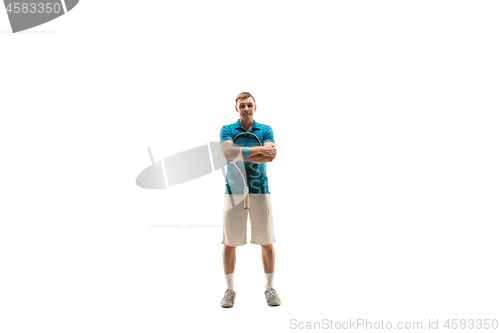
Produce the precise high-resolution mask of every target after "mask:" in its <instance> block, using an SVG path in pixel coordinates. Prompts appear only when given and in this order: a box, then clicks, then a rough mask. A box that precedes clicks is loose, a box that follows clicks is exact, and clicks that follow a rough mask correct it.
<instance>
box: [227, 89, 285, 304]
mask: <svg viewBox="0 0 500 333" xmlns="http://www.w3.org/2000/svg"><path fill="white" fill-rule="evenodd" d="M235 109H236V112H238V114H239V118H240V119H239V120H238V121H237V122H236V123H234V124H231V125H226V126H223V127H222V129H221V133H220V137H221V149H222V153H223V155H224V157H225V158H226V159H227V161H228V165H227V170H228V172H227V176H226V193H225V195H224V214H223V218H224V221H223V229H224V230H223V244H224V249H223V253H222V261H223V264H224V273H225V277H226V282H227V290H226V291H225V293H224V297H223V299H222V301H221V306H222V307H232V306H233V305H234V303H235V298H236V293H235V292H234V276H233V275H234V267H235V264H236V246H241V245H245V244H246V243H247V239H246V233H247V216H248V214H250V222H251V225H252V236H251V240H250V243H252V244H258V245H261V247H262V263H263V265H264V273H265V276H266V286H265V287H266V290H265V291H264V295H265V296H266V300H267V304H268V305H270V306H277V305H280V304H281V301H280V298H279V296H278V294H277V292H276V290H274V288H273V278H274V258H275V254H274V247H273V243H274V242H275V239H274V227H273V215H272V207H271V198H270V192H269V188H268V182H267V177H266V163H268V162H272V161H273V160H274V159H275V158H276V145H275V142H274V135H273V130H272V129H271V127H270V126H267V125H264V124H260V123H257V122H256V121H254V119H253V116H254V113H255V112H256V110H257V105H256V104H255V98H254V97H253V96H252V95H251V94H250V93H248V92H243V93H241V94H239V95H238V96H237V97H236V106H235ZM244 132H248V133H253V134H255V135H256V136H257V137H258V138H259V140H260V142H261V143H262V146H257V147H251V148H244V147H235V146H234V144H233V138H234V137H235V136H236V135H238V134H240V133H244ZM238 161H240V162H239V163H240V164H239V165H241V166H243V165H244V169H245V171H246V174H250V168H251V167H252V166H254V167H255V166H256V168H255V169H254V170H253V171H252V173H251V179H250V181H249V182H248V186H249V190H250V194H249V196H250V208H249V209H244V205H243V196H244V195H242V194H243V192H242V191H241V188H242V186H241V185H242V183H241V182H242V179H241V178H242V176H241V174H240V173H239V172H238V171H237V170H236V167H235V165H234V164H231V163H236V162H238ZM241 161H244V162H241ZM253 163H256V165H255V164H253ZM238 182H239V184H240V186H239V185H238Z"/></svg>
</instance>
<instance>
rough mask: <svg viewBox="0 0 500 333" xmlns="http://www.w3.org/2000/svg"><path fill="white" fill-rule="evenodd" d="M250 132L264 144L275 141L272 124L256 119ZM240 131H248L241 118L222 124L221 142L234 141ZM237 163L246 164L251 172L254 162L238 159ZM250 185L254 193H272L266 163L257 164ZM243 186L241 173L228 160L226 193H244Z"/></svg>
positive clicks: (246, 167) (247, 170)
mask: <svg viewBox="0 0 500 333" xmlns="http://www.w3.org/2000/svg"><path fill="white" fill-rule="evenodd" d="M249 132H250V133H253V134H255V135H257V137H258V138H259V140H260V143H261V144H262V145H264V143H266V142H274V134H273V130H272V128H271V126H268V125H264V124H260V123H258V122H256V121H255V120H254V121H253V126H252V128H251V129H250V131H249ZM240 133H246V130H245V129H244V128H243V127H241V126H240V120H239V119H238V121H237V122H235V123H234V124H231V125H225V126H222V128H221V130H220V142H221V143H222V142H224V141H228V140H231V141H232V140H233V138H234V137H235V136H236V135H238V134H240ZM236 163H238V166H240V168H242V167H243V164H244V167H245V169H246V172H247V174H249V173H250V166H251V165H252V164H254V163H252V162H246V161H238V162H236ZM248 187H249V190H250V193H252V194H263V193H266V194H270V192H269V186H268V183H267V176H266V163H260V164H257V168H256V169H255V171H254V172H253V174H252V178H251V181H250V182H249V184H248ZM243 188H244V183H243V180H242V179H241V174H240V173H239V171H238V170H237V169H236V167H235V166H234V165H233V163H229V162H227V176H226V194H233V192H234V194H242V193H243ZM231 190H232V191H231Z"/></svg>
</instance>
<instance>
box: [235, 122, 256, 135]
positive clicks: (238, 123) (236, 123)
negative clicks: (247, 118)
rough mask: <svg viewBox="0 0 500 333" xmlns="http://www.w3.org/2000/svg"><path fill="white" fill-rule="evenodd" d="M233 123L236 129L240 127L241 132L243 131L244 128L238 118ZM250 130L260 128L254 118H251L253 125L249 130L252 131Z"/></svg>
mask: <svg viewBox="0 0 500 333" xmlns="http://www.w3.org/2000/svg"><path fill="white" fill-rule="evenodd" d="M234 125H235V126H236V129H241V130H242V131H243V132H245V131H246V130H245V129H244V128H243V127H242V126H241V125H240V120H239V119H238V121H237V122H235V123H234ZM252 130H260V124H259V123H258V122H256V121H255V119H254V120H253V126H252V128H250V131H249V132H252Z"/></svg>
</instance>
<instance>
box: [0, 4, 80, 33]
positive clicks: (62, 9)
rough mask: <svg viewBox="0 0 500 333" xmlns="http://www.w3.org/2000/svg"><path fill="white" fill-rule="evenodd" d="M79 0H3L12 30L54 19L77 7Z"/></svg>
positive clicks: (28, 27) (19, 29)
mask: <svg viewBox="0 0 500 333" xmlns="http://www.w3.org/2000/svg"><path fill="white" fill-rule="evenodd" d="M78 1H79V0H51V1H41V0H3V2H4V4H5V9H6V10H7V15H8V16H9V21H10V26H11V27H12V32H14V33H16V32H19V31H23V30H26V29H30V28H33V27H36V26H38V25H41V24H44V23H47V22H49V21H52V20H53V19H56V18H58V17H59V16H62V15H64V14H66V13H67V12H69V11H70V10H72V9H73V8H75V6H76V5H77V3H78Z"/></svg>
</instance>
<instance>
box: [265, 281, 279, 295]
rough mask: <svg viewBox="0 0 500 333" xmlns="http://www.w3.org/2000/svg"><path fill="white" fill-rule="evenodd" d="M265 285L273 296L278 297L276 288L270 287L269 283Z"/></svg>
mask: <svg viewBox="0 0 500 333" xmlns="http://www.w3.org/2000/svg"><path fill="white" fill-rule="evenodd" d="M265 287H266V290H267V291H269V293H270V294H271V296H273V297H276V290H274V289H273V288H269V286H268V285H267V284H266V286H265Z"/></svg>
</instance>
